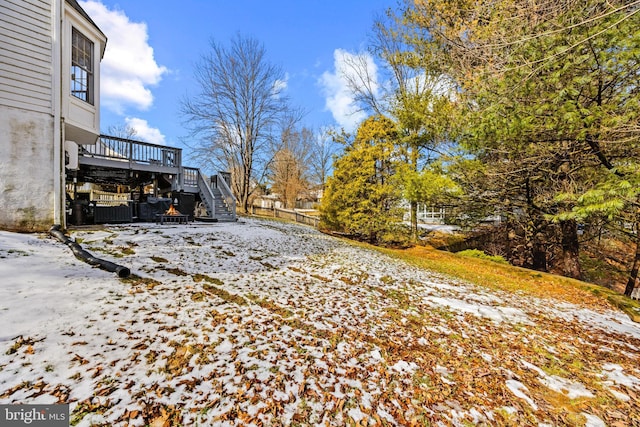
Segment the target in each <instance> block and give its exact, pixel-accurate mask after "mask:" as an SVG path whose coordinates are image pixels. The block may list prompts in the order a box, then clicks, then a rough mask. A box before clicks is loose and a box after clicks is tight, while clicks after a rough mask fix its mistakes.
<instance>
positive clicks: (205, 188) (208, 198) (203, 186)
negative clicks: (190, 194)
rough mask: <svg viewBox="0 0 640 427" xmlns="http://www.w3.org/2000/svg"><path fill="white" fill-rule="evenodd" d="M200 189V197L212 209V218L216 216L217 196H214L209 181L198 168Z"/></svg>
mask: <svg viewBox="0 0 640 427" xmlns="http://www.w3.org/2000/svg"><path fill="white" fill-rule="evenodd" d="M198 189H199V190H200V197H201V198H202V199H203V202H204V203H205V205H207V209H208V210H209V211H210V212H209V216H210V217H211V218H215V217H216V204H215V197H214V196H213V191H211V187H210V186H209V183H207V180H206V179H205V178H204V176H203V175H202V173H201V172H200V170H198Z"/></svg>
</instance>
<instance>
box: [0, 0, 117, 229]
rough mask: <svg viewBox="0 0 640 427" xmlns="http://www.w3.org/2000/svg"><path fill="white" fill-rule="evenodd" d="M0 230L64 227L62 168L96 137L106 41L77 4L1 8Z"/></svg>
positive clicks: (3, 2) (39, 0)
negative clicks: (101, 62) (79, 147)
mask: <svg viewBox="0 0 640 427" xmlns="http://www.w3.org/2000/svg"><path fill="white" fill-rule="evenodd" d="M0 10H1V13H0V229H5V230H14V231H42V230H47V229H48V228H49V227H50V226H51V225H53V224H62V225H65V179H66V176H65V174H66V173H65V165H66V163H68V162H73V161H74V159H75V158H77V150H78V146H79V145H80V146H81V145H93V144H95V143H96V141H97V140H98V137H99V135H100V61H101V59H102V57H103V55H104V50H105V47H106V42H107V38H106V37H105V35H104V34H103V33H102V31H100V29H99V28H98V27H97V25H96V24H95V23H94V22H93V21H92V20H91V18H90V17H89V16H88V15H87V13H86V12H85V11H84V10H83V9H82V8H81V7H80V5H79V4H78V3H77V1H76V0H28V1H25V0H0Z"/></svg>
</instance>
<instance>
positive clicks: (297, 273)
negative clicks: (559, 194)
mask: <svg viewBox="0 0 640 427" xmlns="http://www.w3.org/2000/svg"><path fill="white" fill-rule="evenodd" d="M73 237H75V238H76V239H77V240H78V241H79V242H80V243H81V244H82V245H83V247H84V248H85V249H87V250H89V251H91V252H93V253H94V254H95V255H96V256H99V257H103V258H106V259H111V260H114V261H116V262H119V263H122V264H125V265H127V266H129V267H130V268H131V270H132V272H134V274H135V275H134V276H133V277H132V278H129V279H119V278H118V277H116V276H115V275H114V274H112V273H108V272H105V271H102V270H98V269H92V268H91V267H90V266H88V265H87V264H84V263H82V262H80V261H78V260H76V259H75V258H74V257H73V256H72V255H71V253H70V251H69V250H68V248H66V247H65V246H64V245H62V244H60V243H59V242H57V241H56V240H54V239H52V238H50V237H48V236H44V235H40V236H38V235H21V234H13V233H7V232H0V258H2V260H1V261H0V275H1V277H3V285H2V286H0V322H1V324H2V325H3V328H2V336H1V337H0V404H5V403H54V402H71V411H72V420H73V423H72V424H74V425H79V426H89V425H104V426H112V425H118V426H125V425H152V426H176V425H188V426H190V425H216V426H218V425H219V426H227V425H229V426H231V425H316V424H321V425H325V424H326V425H360V426H362V425H533V426H546V425H576V426H585V425H587V426H603V425H609V426H623V425H624V426H627V425H640V424H639V423H638V421H635V420H640V409H639V408H640V368H639V366H640V363H639V361H640V325H639V324H637V323H634V322H632V321H631V320H630V319H629V317H628V316H627V315H625V314H624V313H622V312H621V311H619V310H617V309H615V308H613V307H612V306H611V305H610V304H609V303H608V302H607V300H606V299H605V298H603V297H600V296H596V295H594V293H593V292H590V291H589V290H587V289H585V288H583V287H581V285H579V284H578V283H577V282H576V283H574V282H572V281H568V280H567V281H564V282H562V283H560V284H558V283H555V282H551V281H549V280H547V276H546V275H536V274H535V273H533V272H527V273H526V274H525V273H522V276H521V277H520V279H518V281H517V283H514V282H513V280H512V279H511V278H512V277H514V276H509V274H512V273H502V272H503V271H506V270H501V269H498V268H495V269H494V268H492V264H486V267H485V268H484V269H483V270H482V271H481V270H478V271H476V270H475V269H474V268H473V266H474V265H476V264H474V261H468V262H467V266H468V268H466V270H465V271H464V272H462V268H461V267H460V266H459V265H460V263H458V264H454V263H451V261H450V260H447V259H444V258H442V259H438V256H439V255H438V253H437V252H435V251H434V252H430V253H424V252H422V253H420V251H419V250H417V249H414V250H413V252H411V251H409V252H406V251H405V252H400V251H387V253H382V252H380V251H377V250H375V249H372V248H369V247H365V246H362V245H353V244H350V243H348V242H345V241H342V240H339V239H335V238H332V237H329V236H326V235H322V234H320V233H318V232H317V231H315V230H313V229H311V228H308V227H304V226H297V225H292V224H285V223H280V222H275V221H268V220H256V219H247V220H245V222H243V223H234V224H200V225H195V224H190V225H177V226H166V225H165V226H159V225H152V224H134V225H127V226H111V227H109V228H106V229H103V230H95V231H90V230H86V231H77V232H74V233H73ZM420 250H422V249H420ZM446 256H452V255H450V254H446ZM429 258H430V259H429ZM416 260H418V261H416ZM420 260H422V261H424V262H422V261H420ZM456 262H457V261H456ZM485 262H486V263H488V262H489V261H485ZM463 264H464V262H463ZM429 266H431V267H432V268H430V269H427V268H425V267H429ZM434 266H439V269H440V272H435V271H434V268H433V267H434ZM501 268H503V269H506V268H511V267H508V266H506V267H505V266H503V267H501ZM491 272H493V273H492V274H494V276H493V277H492V276H491V275H490V273H491ZM462 273H464V275H467V276H466V281H464V280H462V279H459V278H454V276H453V275H458V276H460V275H463V274H462ZM505 275H507V276H505ZM527 275H528V276H527ZM481 276H482V277H481ZM501 277H502V278H501ZM505 277H507V279H505ZM471 281H474V282H477V283H481V284H483V286H480V285H474V284H472V283H471ZM510 283H513V286H512V287H509V284H510ZM528 283H532V284H533V285H534V286H529V285H528ZM552 289H557V290H555V291H552ZM634 423H636V424H634Z"/></svg>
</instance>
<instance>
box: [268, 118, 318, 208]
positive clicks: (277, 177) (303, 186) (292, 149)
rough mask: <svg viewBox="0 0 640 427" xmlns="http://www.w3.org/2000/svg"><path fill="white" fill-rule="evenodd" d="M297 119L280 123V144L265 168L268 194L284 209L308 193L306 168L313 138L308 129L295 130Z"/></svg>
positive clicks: (307, 169) (291, 206) (307, 168)
mask: <svg viewBox="0 0 640 427" xmlns="http://www.w3.org/2000/svg"><path fill="white" fill-rule="evenodd" d="M297 122H298V119H297V118H296V117H295V116H291V117H290V118H289V120H288V121H286V122H284V123H283V129H282V133H281V140H280V144H279V145H278V147H277V150H276V151H275V153H274V156H273V159H272V161H271V164H270V167H269V179H270V181H271V185H272V190H273V192H274V193H276V194H278V195H279V198H280V200H281V201H282V202H283V203H284V206H285V208H294V207H295V203H296V200H297V199H298V197H299V196H300V195H301V194H302V193H304V192H305V191H307V190H308V189H309V166H310V159H311V154H312V153H313V143H314V134H313V131H311V130H310V129H308V128H304V127H303V128H302V129H298V128H297V127H296V124H297Z"/></svg>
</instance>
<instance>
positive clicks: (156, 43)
mask: <svg viewBox="0 0 640 427" xmlns="http://www.w3.org/2000/svg"><path fill="white" fill-rule="evenodd" d="M80 4H81V5H82V6H83V8H84V9H85V10H86V11H87V12H88V13H89V15H90V16H91V17H92V18H93V19H94V21H95V22H96V23H97V24H98V26H99V27H100V28H101V29H102V31H103V32H104V33H105V34H106V35H107V37H108V38H109V41H108V43H107V50H106V53H105V57H104V59H103V62H102V65H101V72H102V82H101V83H102V84H101V91H102V97H101V99H102V105H101V127H102V129H103V130H106V129H107V128H108V127H109V126H114V125H115V126H119V125H124V124H129V125H130V126H132V127H134V128H135V129H136V130H137V131H138V136H139V137H141V138H142V139H143V140H146V141H148V142H154V143H160V144H166V145H172V146H178V147H182V146H183V145H182V143H181V141H182V139H183V138H184V137H185V136H186V135H187V130H186V129H185V128H184V126H183V123H182V121H183V118H182V117H181V116H180V100H181V99H182V98H183V97H185V96H188V95H195V94H196V93H197V91H198V87H197V85H196V84H195V82H194V79H193V67H194V64H195V63H196V62H197V61H198V60H199V59H200V57H201V56H202V54H204V53H206V52H207V51H208V49H209V42H210V40H211V39H212V38H213V39H214V40H215V41H216V42H218V43H222V44H225V45H226V44H227V43H228V42H229V40H230V39H231V38H232V37H234V36H235V35H237V34H240V35H242V36H243V37H253V38H256V39H258V40H259V41H261V42H262V43H263V44H264V46H265V49H266V51H267V56H268V59H269V61H270V62H272V63H274V64H276V65H279V66H280V67H282V69H283V71H284V72H285V73H286V76H287V81H286V93H287V95H288V96H289V97H290V99H291V101H292V102H293V104H294V105H297V106H300V107H302V108H304V109H305V110H306V111H308V115H307V116H306V117H305V119H304V120H303V124H305V125H307V126H309V127H312V128H315V129H319V128H320V127H327V126H342V127H345V128H347V129H348V130H353V129H354V128H355V126H356V124H357V122H358V121H359V120H360V119H362V116H361V115H358V114H353V107H352V106H351V105H350V102H351V99H350V96H349V94H348V91H347V90H346V87H345V83H344V81H343V79H342V78H341V72H340V69H341V62H342V61H343V59H344V58H345V57H348V56H350V55H353V54H356V53H361V52H363V51H364V50H366V47H367V43H368V41H369V37H370V32H371V28H372V24H373V21H374V18H375V17H376V16H378V15H380V14H382V13H384V11H385V10H386V9H388V8H390V7H395V6H396V4H397V1H396V0H262V1H258V0H179V1H158V0H135V1H124V0H120V1H117V0H85V1H80ZM371 66H372V67H373V72H374V73H375V65H374V64H373V62H372V64H371Z"/></svg>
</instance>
